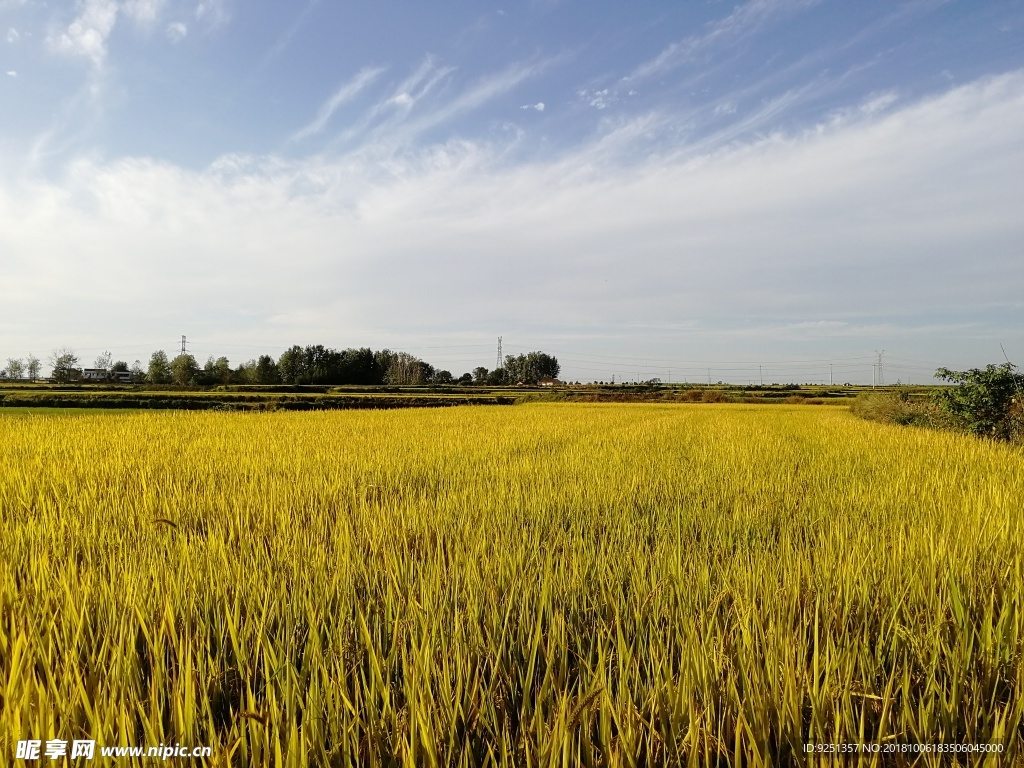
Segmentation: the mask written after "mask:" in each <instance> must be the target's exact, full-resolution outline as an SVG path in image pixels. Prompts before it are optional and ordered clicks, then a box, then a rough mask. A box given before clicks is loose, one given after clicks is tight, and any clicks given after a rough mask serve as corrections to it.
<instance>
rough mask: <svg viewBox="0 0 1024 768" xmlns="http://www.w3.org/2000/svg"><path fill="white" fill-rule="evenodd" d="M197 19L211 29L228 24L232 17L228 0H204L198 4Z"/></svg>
mask: <svg viewBox="0 0 1024 768" xmlns="http://www.w3.org/2000/svg"><path fill="white" fill-rule="evenodd" d="M195 17H196V20H197V21H199V22H202V23H203V24H205V25H206V26H207V27H208V28H210V29H216V28H217V27H220V26H223V25H224V24H227V23H228V21H229V20H230V19H231V14H230V13H229V11H228V7H227V2H226V0H202V2H200V3H199V4H197V5H196V10H195Z"/></svg>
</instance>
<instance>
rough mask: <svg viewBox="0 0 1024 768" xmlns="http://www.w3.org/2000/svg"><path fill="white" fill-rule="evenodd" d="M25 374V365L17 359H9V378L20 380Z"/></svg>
mask: <svg viewBox="0 0 1024 768" xmlns="http://www.w3.org/2000/svg"><path fill="white" fill-rule="evenodd" d="M24 373H25V364H24V363H23V362H21V360H19V359H18V358H16V357H9V358H7V378H8V379H20V378H21V377H22V376H23V375H24Z"/></svg>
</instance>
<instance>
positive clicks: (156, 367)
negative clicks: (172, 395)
mask: <svg viewBox="0 0 1024 768" xmlns="http://www.w3.org/2000/svg"><path fill="white" fill-rule="evenodd" d="M146 381H148V382H149V383H150V384H169V383H170V381H171V363H170V361H169V360H168V359H167V353H166V352H164V351H163V350H162V349H158V350H157V351H156V352H154V353H153V354H152V355H150V357H149V368H148V369H147V371H146Z"/></svg>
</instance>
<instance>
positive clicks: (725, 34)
mask: <svg viewBox="0 0 1024 768" xmlns="http://www.w3.org/2000/svg"><path fill="white" fill-rule="evenodd" d="M817 2H818V0H747V2H746V3H744V4H742V5H739V6H737V7H736V8H735V9H734V10H733V12H732V13H730V14H729V15H728V16H726V17H725V18H724V19H720V20H718V21H715V22H713V23H711V24H709V25H708V27H707V28H706V29H705V31H704V32H703V33H702V34H699V35H691V36H689V37H686V38H684V39H682V40H680V41H678V42H675V43H672V44H671V45H669V46H667V47H666V48H664V49H663V50H662V51H661V52H660V53H659V54H658V55H657V56H655V57H654V58H652V59H649V60H647V61H645V62H643V63H642V64H640V65H639V66H638V67H636V68H635V69H634V70H633V71H632V72H631V73H630V75H629V78H628V79H630V80H642V79H645V78H648V77H653V76H655V75H661V74H664V73H666V72H669V71H671V70H673V69H675V68H677V67H679V66H682V65H683V64H686V63H688V62H691V61H693V60H694V58H695V57H696V56H697V55H698V54H699V53H701V52H703V51H705V50H707V49H709V48H711V47H712V46H714V45H716V44H719V43H721V42H723V41H725V40H730V41H735V39H736V38H738V37H745V36H748V35H750V34H753V33H754V32H756V31H757V30H758V29H759V28H760V27H762V26H763V25H764V24H765V23H767V22H768V21H769V20H771V19H773V18H774V17H775V16H777V15H779V14H780V13H784V12H789V11H794V10H800V9H802V8H805V7H807V6H810V5H814V4H816V3H817Z"/></svg>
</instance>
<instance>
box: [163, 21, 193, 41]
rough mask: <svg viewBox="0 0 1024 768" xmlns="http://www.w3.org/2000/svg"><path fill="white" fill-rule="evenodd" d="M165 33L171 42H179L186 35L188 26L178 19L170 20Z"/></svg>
mask: <svg viewBox="0 0 1024 768" xmlns="http://www.w3.org/2000/svg"><path fill="white" fill-rule="evenodd" d="M165 34H166V35H167V39H168V40H170V41H171V42H172V43H180V42H181V41H182V40H184V39H185V37H186V35H188V27H187V26H186V25H185V24H183V23H182V22H180V21H172V22H171V23H170V24H168V25H167V29H166V31H165Z"/></svg>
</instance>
